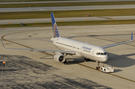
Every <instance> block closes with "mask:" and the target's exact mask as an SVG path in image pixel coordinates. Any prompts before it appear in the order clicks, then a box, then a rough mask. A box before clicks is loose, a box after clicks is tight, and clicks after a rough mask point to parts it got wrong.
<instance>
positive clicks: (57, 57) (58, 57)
mask: <svg viewBox="0 0 135 89" xmlns="http://www.w3.org/2000/svg"><path fill="white" fill-rule="evenodd" d="M54 60H56V61H58V62H62V63H64V62H65V61H66V59H65V57H64V55H63V54H61V53H58V54H56V55H54Z"/></svg>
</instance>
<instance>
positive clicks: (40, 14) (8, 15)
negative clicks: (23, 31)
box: [0, 9, 135, 20]
mask: <svg viewBox="0 0 135 89" xmlns="http://www.w3.org/2000/svg"><path fill="white" fill-rule="evenodd" d="M52 12H53V13H54V15H55V17H56V18H58V17H86V15H87V14H90V15H91V16H127V15H135V9H114V10H113V9H108V10H71V11H52ZM0 15H1V16H0V19H1V20H2V19H32V18H50V17H51V16H50V11H35V12H1V13H0Z"/></svg>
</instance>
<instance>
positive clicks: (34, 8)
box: [0, 4, 135, 12]
mask: <svg viewBox="0 0 135 89" xmlns="http://www.w3.org/2000/svg"><path fill="white" fill-rule="evenodd" d="M134 8H135V5H134V4H132V5H96V6H95V5H94V6H57V7H24V8H0V12H23V11H63V10H64V11H65V10H97V9H134Z"/></svg>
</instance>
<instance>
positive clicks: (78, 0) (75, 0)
mask: <svg viewBox="0 0 135 89" xmlns="http://www.w3.org/2000/svg"><path fill="white" fill-rule="evenodd" d="M0 1H17V0H0ZM112 1H113V2H117V1H133V0H72V1H35V2H0V4H31V3H66V2H67V3H68V2H112Z"/></svg>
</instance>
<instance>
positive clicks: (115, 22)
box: [0, 20, 135, 28]
mask: <svg viewBox="0 0 135 89" xmlns="http://www.w3.org/2000/svg"><path fill="white" fill-rule="evenodd" d="M112 24H115V25H118V24H135V20H109V21H78V22H57V25H58V26H73V25H77V26H81V25H112ZM43 26H52V24H51V23H29V24H25V26H21V25H20V24H6V25H0V27H1V28H6V27H43Z"/></svg>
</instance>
